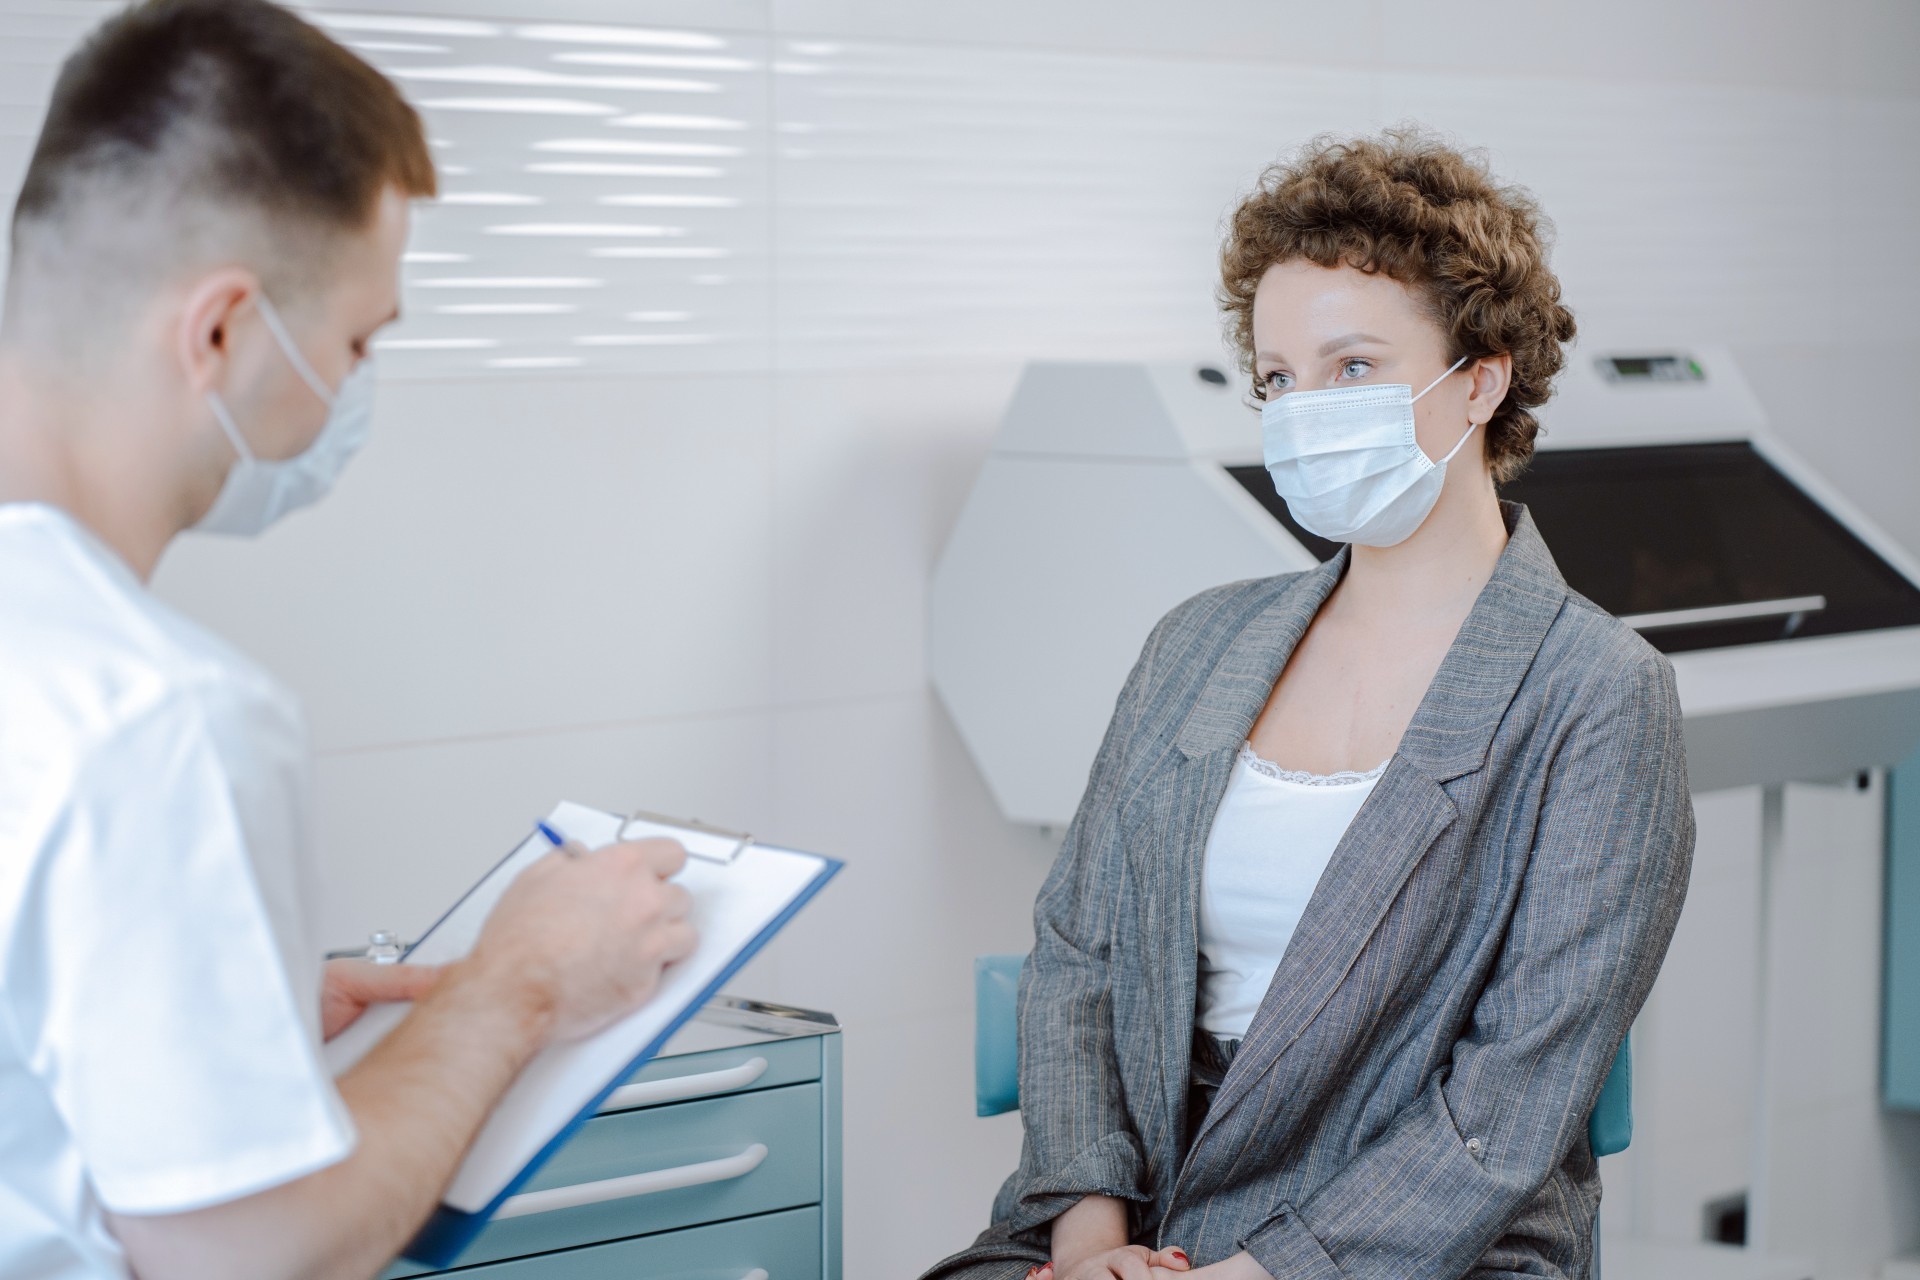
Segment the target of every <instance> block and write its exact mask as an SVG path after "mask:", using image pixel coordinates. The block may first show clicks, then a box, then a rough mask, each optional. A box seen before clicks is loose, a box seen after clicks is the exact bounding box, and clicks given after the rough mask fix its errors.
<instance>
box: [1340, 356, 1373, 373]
mask: <svg viewBox="0 0 1920 1280" xmlns="http://www.w3.org/2000/svg"><path fill="white" fill-rule="evenodd" d="M1372 371H1373V365H1372V364H1370V363H1368V362H1367V361H1365V360H1359V359H1354V360H1342V361H1341V362H1340V376H1341V377H1343V378H1364V377H1366V376H1367V374H1369V373H1371V372H1372Z"/></svg>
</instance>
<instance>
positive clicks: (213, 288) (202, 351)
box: [174, 267, 260, 396]
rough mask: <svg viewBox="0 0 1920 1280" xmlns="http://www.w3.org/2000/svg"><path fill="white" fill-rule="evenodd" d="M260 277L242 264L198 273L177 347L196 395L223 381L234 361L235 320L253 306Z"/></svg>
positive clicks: (186, 300)
mask: <svg viewBox="0 0 1920 1280" xmlns="http://www.w3.org/2000/svg"><path fill="white" fill-rule="evenodd" d="M259 293H260V277H258V276H257V275H255V274H254V273H253V272H251V271H248V270H247V269H246V268H244V267H221V268H219V269H218V270H216V271H210V272H208V273H207V274H206V275H204V276H202V277H200V279H199V280H197V281H195V282H194V283H193V285H192V286H191V287H190V288H189V289H188V291H187V293H186V296H185V298H184V300H183V301H182V304H181V307H180V310H179V313H178V317H179V318H178V320H177V325H178V328H177V332H176V333H175V342H174V345H175V350H176V352H177V354H178V355H179V358H180V369H181V372H182V374H183V375H184V376H185V378H186V381H187V386H188V387H189V389H190V390H192V392H193V393H194V395H196V396H200V395H205V394H206V393H207V392H208V391H209V390H211V389H213V388H216V387H220V386H223V385H225V383H226V381H227V375H228V373H229V372H230V370H231V367H232V362H233V341H232V340H233V324H234V321H235V320H236V319H237V318H239V317H241V316H243V315H245V314H246V312H247V311H249V310H250V309H252V307H253V306H254V299H255V298H256V297H258V296H259Z"/></svg>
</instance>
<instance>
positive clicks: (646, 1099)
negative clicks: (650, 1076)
mask: <svg viewBox="0 0 1920 1280" xmlns="http://www.w3.org/2000/svg"><path fill="white" fill-rule="evenodd" d="M765 1074H767V1060H766V1059H765V1058H748V1059H747V1060H746V1061H745V1062H743V1063H741V1064H740V1065H739V1066H737V1067H727V1068H725V1069H724V1070H721V1071H707V1072H703V1073H701V1074H700V1075H697V1076H675V1077H674V1078H673V1079H671V1080H646V1081H642V1082H641V1083H640V1084H628V1085H622V1086H621V1087H620V1088H618V1089H615V1090H614V1091H613V1092H612V1093H610V1094H608V1095H607V1100H606V1101H605V1102H603V1103H601V1104H600V1110H602V1111H624V1110H626V1109H627V1108H628V1107H651V1106H654V1105H655V1104H657V1103H661V1102H684V1101H685V1100H686V1099H688V1098H703V1097H705V1096H706V1095H707V1094H710V1093H726V1092H727V1091H728V1090H730V1089H744V1088H746V1087H747V1086H748V1085H750V1084H752V1083H753V1082H754V1081H755V1080H758V1079H759V1078H760V1077H761V1076H763V1075H765Z"/></svg>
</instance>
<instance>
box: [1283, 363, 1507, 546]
mask: <svg viewBox="0 0 1920 1280" xmlns="http://www.w3.org/2000/svg"><path fill="white" fill-rule="evenodd" d="M1466 362H1467V357H1466V356H1461V357H1460V358H1459V359H1458V360H1456V361H1454V362H1453V365H1452V366H1451V367H1450V368H1448V370H1447V372H1446V373H1443V374H1441V375H1440V376H1439V377H1438V378H1435V379H1434V380H1433V381H1432V382H1429V383H1428V384H1427V385H1426V387H1425V389H1424V390H1422V391H1421V392H1420V394H1419V395H1415V394H1414V391H1413V388H1412V387H1410V386H1407V385H1405V384H1403V383H1385V384H1380V383H1376V384H1370V385H1361V386H1354V387H1331V388H1328V389H1327V390H1325V391H1289V392H1288V393H1286V394H1285V395H1283V396H1280V397H1279V398H1278V399H1275V400H1269V401H1268V402H1267V403H1266V404H1265V405H1264V406H1263V407H1262V408H1261V410H1260V426H1261V434H1262V435H1263V436H1264V438H1265V446H1266V461H1267V474H1269V475H1271V476H1272V477H1273V487H1274V488H1275V489H1276V490H1278V491H1279V494H1280V496H1281V497H1282V498H1284V499H1286V503H1287V510H1288V511H1289V512H1290V513H1291V514H1292V516H1293V518H1294V520H1295V521H1296V522H1297V523H1298V524H1299V525H1300V527H1301V528H1303V529H1306V530H1308V531H1310V532H1312V533H1317V534H1319V535H1320V536H1321V537H1323V538H1326V539H1328V540H1330V541H1333V542H1357V543H1360V544H1361V545H1363V546H1369V547H1390V546H1393V545H1394V544H1395V543H1397V542H1404V541H1405V540H1406V539H1407V538H1409V537H1411V536H1412V535H1413V531H1414V530H1416V529H1418V528H1419V527H1420V525H1421V524H1422V523H1423V522H1424V521H1425V520H1426V518H1427V515H1428V513H1430V512H1431V511H1432V510H1433V504H1434V503H1436V502H1438V501H1439V500H1440V487H1441V485H1442V484H1444V483H1445V482H1446V478H1447V463H1449V462H1451V461H1452V460H1453V455H1454V454H1456V453H1459V452H1460V448H1461V446H1462V445H1464V444H1466V442H1467V437H1468V436H1471V435H1472V434H1473V429H1474V424H1472V423H1469V424H1468V426H1467V430H1466V434H1465V435H1462V436H1461V437H1460V441H1459V443H1458V444H1456V445H1454V446H1453V448H1452V449H1451V450H1449V451H1448V452H1447V456H1446V457H1444V458H1442V459H1440V461H1438V462H1435V461H1433V460H1432V459H1431V458H1429V457H1427V455H1426V451H1425V450H1423V449H1422V448H1421V447H1420V442H1419V441H1418V440H1417V439H1416V438H1415V437H1414V428H1413V403H1414V401H1416V400H1418V399H1419V398H1420V396H1424V395H1425V394H1427V392H1428V391H1431V390H1433V389H1434V388H1435V387H1437V386H1439V385H1440V383H1441V382H1443V381H1445V380H1446V378H1447V376H1448V375H1449V374H1451V373H1452V372H1453V371H1454V370H1455V369H1458V368H1459V367H1460V366H1461V365H1463V364H1465V363H1466Z"/></svg>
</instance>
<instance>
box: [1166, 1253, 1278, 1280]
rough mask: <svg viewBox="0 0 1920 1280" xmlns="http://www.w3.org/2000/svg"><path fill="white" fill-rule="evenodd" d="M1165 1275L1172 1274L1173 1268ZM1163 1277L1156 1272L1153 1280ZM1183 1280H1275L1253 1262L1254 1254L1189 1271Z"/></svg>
mask: <svg viewBox="0 0 1920 1280" xmlns="http://www.w3.org/2000/svg"><path fill="white" fill-rule="evenodd" d="M1182 1256H1183V1257H1184V1256H1185V1255H1182ZM1181 1270H1185V1268H1184V1267H1183V1268H1181ZM1164 1274H1171V1268H1169V1270H1168V1272H1166V1273H1164ZM1162 1275H1163V1273H1161V1272H1157V1271H1156V1272H1155V1273H1154V1275H1153V1280H1161V1277H1162ZM1181 1280H1273V1276H1272V1275H1271V1274H1270V1273H1269V1272H1268V1271H1267V1269H1266V1268H1265V1267H1263V1266H1261V1265H1260V1264H1259V1263H1257V1262H1255V1261H1254V1260H1253V1255H1252V1254H1250V1253H1236V1254H1234V1255H1233V1256H1232V1257H1231V1258H1227V1259H1225V1260H1223V1261H1220V1262H1214V1263H1209V1264H1208V1265H1206V1266H1204V1267H1200V1268H1198V1269H1197V1270H1193V1271H1187V1273H1186V1275H1184V1276H1183V1277H1181Z"/></svg>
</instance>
